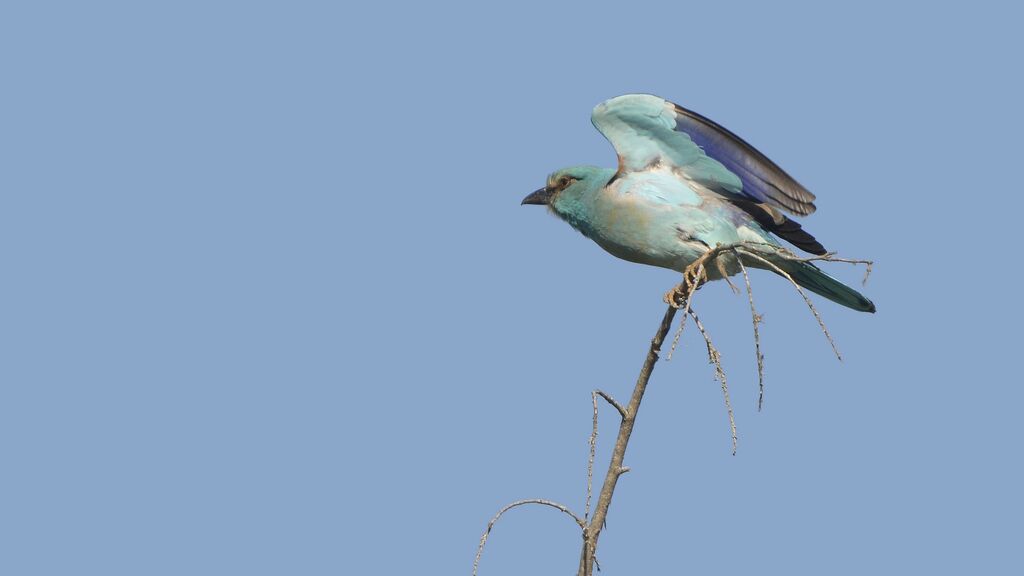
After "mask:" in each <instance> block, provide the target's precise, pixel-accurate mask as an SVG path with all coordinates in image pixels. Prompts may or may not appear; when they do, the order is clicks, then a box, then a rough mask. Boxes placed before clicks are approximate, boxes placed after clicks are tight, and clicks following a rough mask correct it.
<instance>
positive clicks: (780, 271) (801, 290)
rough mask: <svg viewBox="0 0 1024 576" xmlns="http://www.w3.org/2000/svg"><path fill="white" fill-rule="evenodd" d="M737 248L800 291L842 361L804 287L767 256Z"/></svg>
mask: <svg viewBox="0 0 1024 576" xmlns="http://www.w3.org/2000/svg"><path fill="white" fill-rule="evenodd" d="M737 249H738V250H739V251H740V252H741V253H743V254H746V255H747V256H750V257H751V258H754V259H755V260H758V261H759V262H763V263H765V264H767V265H768V266H770V267H771V269H772V270H774V271H775V272H777V273H778V274H779V275H780V276H782V277H784V278H785V279H786V280H789V282H790V284H792V285H793V287H794V288H796V291H797V292H799V293H800V296H802V297H803V299H804V303H806V304H807V308H808V309H810V311H811V314H814V318H815V319H816V320H817V321H818V326H821V331H822V332H823V333H824V334H825V338H827V339H828V343H829V344H831V345H832V351H833V352H835V354H836V358H838V359H839V360H840V361H842V359H843V355H842V354H840V353H839V348H838V347H837V346H836V342H835V340H833V339H832V335H831V334H829V333H828V328H827V327H826V326H825V321H824V320H822V319H821V315H820V314H818V309H817V308H815V307H814V302H811V299H810V298H809V297H808V296H807V293H805V292H804V289H803V288H801V287H800V285H799V284H797V283H796V280H793V277H792V276H790V275H789V273H788V272H786V271H785V270H783V269H782V268H780V267H779V266H777V265H776V264H775V263H774V262H772V261H771V260H768V259H767V258H764V257H762V256H758V255H757V254H755V253H753V252H751V251H749V250H745V249H743V248H737Z"/></svg>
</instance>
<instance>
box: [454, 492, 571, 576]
mask: <svg viewBox="0 0 1024 576" xmlns="http://www.w3.org/2000/svg"><path fill="white" fill-rule="evenodd" d="M526 504H540V505H543V506H550V507H552V508H554V509H556V510H559V511H561V512H564V513H566V514H568V515H569V516H571V517H572V519H573V520H575V521H576V525H577V526H579V527H580V529H581V530H586V529H587V523H586V522H585V521H584V520H583V519H582V518H580V517H579V516H577V515H576V514H574V513H573V511H572V510H569V508H568V507H567V506H565V505H563V504H559V503H558V502H552V501H551V500H544V499H541V498H531V499H528V500H517V501H516V502H513V503H511V504H509V505H507V506H505V507H504V508H502V509H501V510H499V511H498V513H497V514H495V515H494V518H491V521H490V522H488V523H487V530H485V531H484V534H483V536H481V537H480V545H479V546H477V549H476V558H475V559H474V560H473V576H476V572H477V568H479V566H480V556H482V555H483V553H484V545H485V544H487V537H488V536H490V534H491V529H492V528H494V524H495V523H496V522H497V521H498V519H499V518H501V515H502V514H504V513H505V512H508V511H509V510H511V509H513V508H515V507H517V506H525V505H526Z"/></svg>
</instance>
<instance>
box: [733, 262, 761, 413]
mask: <svg viewBox="0 0 1024 576" xmlns="http://www.w3.org/2000/svg"><path fill="white" fill-rule="evenodd" d="M736 261H737V262H739V263H740V270H742V271H743V282H744V283H745V284H746V285H747V300H748V301H749V302H750V319H751V321H752V322H753V324H754V353H755V354H756V355H757V409H758V411H760V410H761V407H762V406H764V354H761V331H760V329H759V328H758V326H759V325H760V324H761V322H763V321H764V318H762V317H761V315H760V314H758V313H757V308H755V307H754V290H753V289H752V288H751V287H750V275H749V274H747V267H746V266H744V265H743V260H742V259H741V258H738V257H737V258H736Z"/></svg>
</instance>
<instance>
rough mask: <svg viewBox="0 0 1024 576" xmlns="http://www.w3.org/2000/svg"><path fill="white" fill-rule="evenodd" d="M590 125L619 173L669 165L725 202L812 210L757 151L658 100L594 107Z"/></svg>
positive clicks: (635, 97) (805, 194)
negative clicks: (612, 154) (609, 149)
mask: <svg viewBox="0 0 1024 576" xmlns="http://www.w3.org/2000/svg"><path fill="white" fill-rule="evenodd" d="M591 121H592V122H593V123H594V126H595V127H596V128H597V129H598V130H599V131H600V132H601V134H604V136H605V138H607V139H608V141H609V142H611V143H612V146H614V147H615V152H616V153H617V154H618V156H619V173H623V172H637V171H642V170H645V169H647V168H649V167H650V166H652V165H661V164H668V165H671V166H672V167H673V168H674V169H676V170H677V171H679V172H680V173H681V175H682V176H684V177H686V178H689V179H691V180H694V181H695V182H698V183H700V184H701V185H703V186H705V187H707V188H709V189H711V190H714V191H715V192H717V193H719V194H722V195H723V196H726V197H730V198H733V199H739V200H752V201H754V202H757V203H764V204H768V205H769V206H773V207H775V208H779V209H781V210H785V211H787V212H790V213H793V214H798V215H801V216H805V215H807V214H810V213H812V212H814V210H815V206H814V194H811V192H810V191H808V190H807V189H806V188H804V187H803V186H801V185H800V183H799V182H797V181H796V180H794V179H793V177H792V176H790V175H789V174H786V172H785V171H783V170H782V168H779V167H778V166H777V165H776V164H775V163H774V162H772V161H771V160H769V159H768V157H766V156H765V155H764V154H762V153H761V152H759V151H758V150H757V149H756V148H754V147H753V146H751V145H750V144H747V143H746V142H745V141H743V140H742V139H741V138H740V137H739V136H736V135H735V134H733V133H732V132H730V131H728V130H726V129H725V128H723V127H721V126H719V125H718V124H716V123H714V122H712V121H711V120H708V119H707V118H705V117H703V116H701V115H700V114H697V113H695V112H691V111H689V110H687V109H685V108H683V107H681V106H678V105H676V104H673V103H671V102H669V101H667V100H664V99H662V98H658V97H657V96H651V95H648V94H627V95H625V96H619V97H617V98H612V99H611V100H608V101H606V102H602V103H601V104H598V105H597V107H596V108H594V113H593V114H592V115H591ZM780 216H781V215H780Z"/></svg>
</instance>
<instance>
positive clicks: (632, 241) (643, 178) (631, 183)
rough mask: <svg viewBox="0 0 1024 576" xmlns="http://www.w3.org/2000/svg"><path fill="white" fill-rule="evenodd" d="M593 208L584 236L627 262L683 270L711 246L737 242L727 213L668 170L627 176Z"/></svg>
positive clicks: (606, 190)
mask: <svg viewBox="0 0 1024 576" xmlns="http://www.w3.org/2000/svg"><path fill="white" fill-rule="evenodd" d="M591 209H592V210H593V212H592V219H591V221H590V224H591V226H590V228H591V230H590V234H588V235H589V236H591V238H592V239H593V240H594V241H595V242H597V243H598V244H599V245H600V246H601V247H602V248H604V249H605V250H607V251H608V252H610V253H611V254H613V255H615V256H618V257H619V258H622V259H624V260H629V261H631V262H639V263H642V264H649V265H653V266H660V267H664V268H670V269H673V270H681V269H682V268H684V267H685V266H687V265H688V264H689V263H691V262H693V260H695V259H696V258H698V257H699V256H700V255H701V254H703V253H704V251H705V250H707V247H708V246H709V245H710V246H713V245H715V244H716V243H719V242H721V243H729V242H735V241H737V240H738V235H737V231H736V224H735V223H734V222H733V221H732V220H731V218H730V215H731V214H730V213H729V212H728V210H727V208H726V207H725V206H724V205H723V204H722V203H721V202H720V201H718V200H717V199H715V198H711V197H708V196H706V195H704V194H702V193H701V191H700V190H699V188H698V189H694V188H691V187H690V186H688V185H687V184H686V183H685V182H684V181H683V180H680V179H679V178H678V177H677V176H676V175H674V174H672V173H671V171H668V170H665V171H650V172H635V173H630V174H626V175H625V176H623V177H622V178H621V179H620V180H616V181H615V182H612V183H611V184H610V185H609V186H607V187H606V188H604V189H603V190H601V191H600V192H598V194H597V195H596V197H595V200H594V203H593V205H592V207H591Z"/></svg>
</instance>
